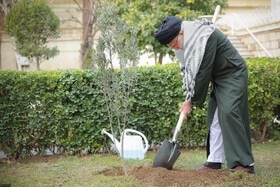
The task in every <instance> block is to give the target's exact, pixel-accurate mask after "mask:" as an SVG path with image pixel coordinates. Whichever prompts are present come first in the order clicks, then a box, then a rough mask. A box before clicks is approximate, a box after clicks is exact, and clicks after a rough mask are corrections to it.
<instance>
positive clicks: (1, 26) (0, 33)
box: [0, 8, 5, 70]
mask: <svg viewBox="0 0 280 187" xmlns="http://www.w3.org/2000/svg"><path fill="white" fill-rule="evenodd" d="M4 14H5V13H4V11H3V9H2V8H1V9H0V70H1V69H2V52H1V51H2V50H1V49H2V39H3V32H4Z"/></svg>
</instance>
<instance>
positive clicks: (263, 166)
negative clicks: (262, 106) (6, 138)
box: [0, 141, 280, 187]
mask: <svg viewBox="0 0 280 187" xmlns="http://www.w3.org/2000/svg"><path fill="white" fill-rule="evenodd" d="M253 153H254V156H255V171H256V174H255V175H250V174H247V173H242V174H240V173H230V174H229V175H228V176H227V178H226V180H225V181H224V183H222V184H221V185H220V186H280V141H272V142H266V143H262V144H254V145H253ZM205 154H206V153H205V150H198V149H197V150H182V154H181V156H180V157H179V158H178V160H177V162H176V163H175V165H174V169H176V170H192V169H195V168H198V167H199V166H201V165H202V164H203V163H204V161H205ZM155 155H156V153H155V152H148V153H147V154H146V157H145V159H144V160H127V161H126V164H127V166H128V168H141V167H146V166H147V167H152V162H153V159H154V157H155ZM35 158H36V157H34V159H32V158H31V159H28V161H26V162H24V159H23V160H22V161H21V162H17V163H10V164H7V163H0V187H1V186H3V185H4V184H10V185H11V186H12V187H17V186H18V187H24V186H86V187H87V186H145V187H146V186H147V185H146V184H145V185H144V184H143V183H141V181H139V179H137V178H135V177H134V176H132V175H128V176H124V175H121V174H117V173H116V174H114V172H115V171H116V170H115V169H116V168H121V167H122V164H121V160H120V158H119V157H118V156H117V155H108V154H96V155H88V156H84V157H76V156H69V157H63V156H62V157H59V158H57V157H56V158H55V159H54V158H51V157H45V160H40V161H38V160H36V159H35ZM110 171H111V174H110V175H104V172H108V173H109V172H110ZM170 172H171V171H170ZM186 180H187V179H186ZM210 186H211V184H210Z"/></svg>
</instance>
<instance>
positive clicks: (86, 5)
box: [81, 0, 93, 68]
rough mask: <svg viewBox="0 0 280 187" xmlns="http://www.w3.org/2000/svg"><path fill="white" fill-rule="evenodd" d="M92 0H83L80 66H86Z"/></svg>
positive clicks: (90, 30)
mask: <svg viewBox="0 0 280 187" xmlns="http://www.w3.org/2000/svg"><path fill="white" fill-rule="evenodd" d="M92 9H93V1H92V0H83V43H82V46H81V48H82V50H81V51H82V68H86V62H85V59H86V57H87V54H88V51H89V48H90V36H91V35H92V24H91V17H92Z"/></svg>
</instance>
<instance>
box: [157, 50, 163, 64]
mask: <svg viewBox="0 0 280 187" xmlns="http://www.w3.org/2000/svg"><path fill="white" fill-rule="evenodd" d="M162 59H163V52H160V53H159V59H158V63H159V64H162Z"/></svg>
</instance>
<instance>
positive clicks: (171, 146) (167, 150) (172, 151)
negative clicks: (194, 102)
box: [153, 112, 185, 170]
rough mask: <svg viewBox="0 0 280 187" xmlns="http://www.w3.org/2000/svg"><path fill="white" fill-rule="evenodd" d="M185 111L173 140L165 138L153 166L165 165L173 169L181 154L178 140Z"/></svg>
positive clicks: (164, 166) (181, 115)
mask: <svg viewBox="0 0 280 187" xmlns="http://www.w3.org/2000/svg"><path fill="white" fill-rule="evenodd" d="M184 117H185V115H184V113H183V112H181V114H180V118H179V120H178V123H177V125H176V129H175V131H174V134H173V138H172V141H170V140H166V139H165V140H164V141H163V142H162V144H161V146H160V148H159V151H158V153H157V155H156V157H155V159H154V163H153V167H163V168H166V169H169V170H171V169H172V167H173V165H174V163H175V162H176V160H177V158H178V157H179V156H180V154H181V152H180V150H179V149H177V146H176V140H177V138H178V135H179V132H180V129H181V126H182V123H183V120H184Z"/></svg>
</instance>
